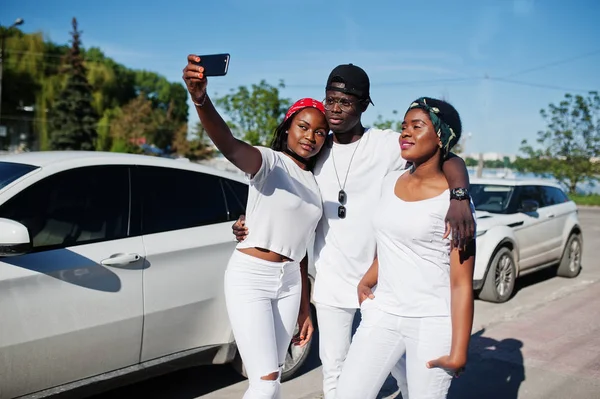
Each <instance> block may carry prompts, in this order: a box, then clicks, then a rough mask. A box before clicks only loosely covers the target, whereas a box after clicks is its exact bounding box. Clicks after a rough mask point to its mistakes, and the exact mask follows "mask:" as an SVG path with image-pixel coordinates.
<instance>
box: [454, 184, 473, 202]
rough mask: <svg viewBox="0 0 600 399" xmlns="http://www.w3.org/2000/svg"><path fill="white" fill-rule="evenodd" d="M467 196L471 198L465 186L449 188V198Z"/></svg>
mask: <svg viewBox="0 0 600 399" xmlns="http://www.w3.org/2000/svg"><path fill="white" fill-rule="evenodd" d="M469 198H471V197H470V196H469V190H467V189H466V188H462V187H460V188H453V189H451V190H450V199H455V200H459V201H462V200H468V199H469Z"/></svg>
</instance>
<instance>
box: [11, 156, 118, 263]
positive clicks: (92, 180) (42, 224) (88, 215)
mask: <svg viewBox="0 0 600 399" xmlns="http://www.w3.org/2000/svg"><path fill="white" fill-rule="evenodd" d="M0 217H3V218H8V219H12V220H15V221H17V222H20V223H22V224H23V225H25V226H26V227H27V229H28V230H29V235H30V237H31V240H32V242H33V248H34V250H38V251H39V250H43V249H53V248H64V247H69V246H73V245H81V244H86V243H91V242H98V241H106V240H114V239H119V238H124V237H126V236H127V231H128V224H129V220H128V218H129V170H128V168H127V167H125V166H99V167H84V168H77V169H72V170H68V171H65V172H60V173H57V174H54V175H52V176H49V177H46V178H44V179H43V180H41V181H38V182H36V183H34V184H33V185H32V186H29V187H27V188H26V189H24V190H23V191H21V192H20V193H18V194H16V195H15V196H14V197H12V198H11V199H10V200H8V201H7V202H6V203H4V204H3V205H2V206H1V207H0Z"/></svg>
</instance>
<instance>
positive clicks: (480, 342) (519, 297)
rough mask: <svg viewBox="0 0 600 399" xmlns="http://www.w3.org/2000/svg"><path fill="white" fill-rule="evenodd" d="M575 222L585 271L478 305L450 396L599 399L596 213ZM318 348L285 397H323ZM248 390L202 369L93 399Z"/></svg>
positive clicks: (229, 396)
mask: <svg viewBox="0 0 600 399" xmlns="http://www.w3.org/2000/svg"><path fill="white" fill-rule="evenodd" d="M580 220H581V223H582V228H583V233H584V251H583V271H582V273H581V274H580V275H579V276H578V277H577V278H574V279H564V278H560V277H556V276H555V274H554V270H552V269H548V270H543V271H541V272H538V273H535V274H531V275H528V276H524V277H523V278H521V279H520V280H518V281H517V292H516V294H515V296H514V297H513V298H512V299H511V300H510V301H508V302H507V303H504V304H491V303H486V302H483V301H479V300H477V301H476V303H475V320H474V324H473V333H474V335H473V338H472V344H471V347H472V350H471V351H472V353H471V355H470V363H469V366H468V369H467V372H466V373H465V374H463V376H461V377H460V378H459V379H457V380H455V382H454V383H453V386H452V388H451V392H450V395H449V397H450V399H458V398H460V399H464V398H471V397H472V398H488V399H496V398H497V399H517V398H519V399H542V398H544V399H558V398H565V397H568V398H577V399H597V398H600V393H599V392H600V338H599V337H600V306H598V301H597V298H598V297H599V296H600V209H586V208H583V209H580ZM316 349H317V348H316V346H314V347H313V351H312V353H311V359H309V362H308V364H307V365H306V367H305V368H304V370H303V371H302V375H300V376H299V377H297V378H295V379H294V380H292V381H288V382H286V383H284V384H283V397H284V398H290V399H316V398H320V386H321V367H320V363H319V359H318V356H317V350H316ZM246 386H247V381H245V380H243V379H242V378H241V377H239V376H238V375H237V374H236V373H235V372H234V371H233V370H232V369H231V368H230V367H229V366H210V367H209V366H206V367H196V368H192V369H187V370H182V371H178V372H175V373H172V374H168V375H164V376H161V377H157V378H154V379H151V380H147V381H144V382H141V383H137V384H133V385H130V386H127V387H123V388H119V389H116V390H113V391H110V392H107V393H105V394H102V395H97V396H94V397H93V399H119V398H129V397H133V396H134V395H141V396H143V397H144V398H146V399H151V398H152V399H153V398H157V399H158V398H160V399H196V398H207V399H240V398H241V397H242V396H243V393H244V391H245V389H246ZM387 397H389V398H395V397H396V395H389V396H387Z"/></svg>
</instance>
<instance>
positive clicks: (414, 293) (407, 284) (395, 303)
mask: <svg viewBox="0 0 600 399" xmlns="http://www.w3.org/2000/svg"><path fill="white" fill-rule="evenodd" d="M405 172H406V171H395V172H391V173H389V174H388V175H387V176H386V177H385V179H384V181H383V184H382V191H381V199H380V201H379V204H377V207H376V209H377V210H376V212H375V217H374V219H373V226H374V228H375V235H376V238H377V255H378V258H379V278H378V281H377V287H376V289H375V290H374V295H375V298H374V299H373V303H374V304H376V305H377V306H378V307H379V308H380V309H381V310H383V311H385V312H388V313H392V314H395V315H398V316H404V317H427V316H450V313H451V312H450V311H451V307H450V237H448V238H446V239H444V238H443V236H444V231H445V222H444V218H445V216H446V213H447V212H448V207H449V206H450V193H449V190H445V191H444V192H442V193H441V194H440V195H437V196H435V197H432V198H429V199H425V200H422V201H412V202H410V201H403V200H401V199H400V198H398V197H397V196H396V194H395V193H394V187H395V185H396V181H397V180H398V178H399V177H400V175H402V174H403V173H405ZM471 212H473V213H474V212H475V209H474V207H473V204H472V203H471ZM473 216H475V215H473Z"/></svg>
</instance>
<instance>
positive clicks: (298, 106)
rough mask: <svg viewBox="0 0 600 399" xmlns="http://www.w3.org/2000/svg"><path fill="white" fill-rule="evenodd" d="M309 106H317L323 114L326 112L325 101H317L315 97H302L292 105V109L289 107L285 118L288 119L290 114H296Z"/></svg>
mask: <svg viewBox="0 0 600 399" xmlns="http://www.w3.org/2000/svg"><path fill="white" fill-rule="evenodd" d="M309 107H312V108H316V109H318V110H319V111H321V112H322V113H323V114H325V107H324V106H323V103H322V102H321V101H317V100H315V99H313V98H302V99H300V100H298V101H296V102H295V103H294V105H292V106H291V107H290V109H288V112H287V113H286V114H285V118H284V119H283V120H284V121H286V120H287V119H288V118H289V117H290V116H292V115H294V114H295V113H296V112H298V111H300V110H302V109H304V108H309Z"/></svg>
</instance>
